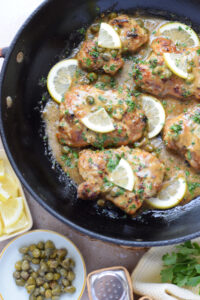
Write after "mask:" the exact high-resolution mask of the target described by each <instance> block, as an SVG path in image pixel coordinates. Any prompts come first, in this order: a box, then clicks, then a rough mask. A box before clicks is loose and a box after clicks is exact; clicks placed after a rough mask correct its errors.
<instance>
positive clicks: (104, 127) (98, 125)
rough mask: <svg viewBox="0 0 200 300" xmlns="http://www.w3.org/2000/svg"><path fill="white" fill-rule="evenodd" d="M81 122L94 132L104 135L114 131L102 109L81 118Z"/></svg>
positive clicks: (109, 119) (110, 121)
mask: <svg viewBox="0 0 200 300" xmlns="http://www.w3.org/2000/svg"><path fill="white" fill-rule="evenodd" d="M81 122H82V123H83V124H84V125H85V126H86V127H87V128H89V129H90V130H92V131H95V132H100V133H106V132H110V131H113V130H115V127H114V125H113V123H112V120H111V118H110V116H109V115H108V114H107V112H106V110H105V109H104V108H100V109H99V110H97V111H95V112H93V113H90V114H89V115H87V116H86V117H84V118H82V119H81Z"/></svg>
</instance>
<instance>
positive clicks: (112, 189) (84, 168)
mask: <svg viewBox="0 0 200 300" xmlns="http://www.w3.org/2000/svg"><path fill="white" fill-rule="evenodd" d="M121 158H124V159H125V160H126V161H127V162H128V163H129V164H130V166H131V167H132V170H133V172H134V177H135V184H134V188H133V191H131V192H130V191H128V190H125V189H123V188H121V187H119V186H117V185H115V184H113V183H112V182H110V181H109V179H108V178H109V174H110V173H111V172H112V170H113V169H114V168H115V167H116V166H117V164H118V163H119V160H120V159H121ZM78 168H79V173H80V175H81V176H82V178H83V180H84V182H83V183H81V184H80V185H79V187H78V197H79V198H81V199H95V198H97V197H99V196H101V197H104V198H105V199H106V200H109V201H111V202H113V203H114V204H115V205H116V206H117V207H119V208H120V209H121V210H123V211H124V212H126V213H127V214H130V215H132V214H134V213H135V212H136V210H138V209H139V208H140V207H141V205H142V203H143V201H144V200H145V199H147V198H150V197H153V196H155V195H156V194H157V192H158V191H159V189H160V188H161V185H162V182H163V177H164V165H163V164H162V163H161V162H160V161H159V159H158V158H156V157H155V156H154V155H152V154H150V153H148V152H146V151H144V150H141V149H131V148H129V147H127V146H126V147H124V146H122V147H120V148H118V149H108V150H97V151H92V150H89V149H88V150H83V151H81V152H80V154H79V161H78Z"/></svg>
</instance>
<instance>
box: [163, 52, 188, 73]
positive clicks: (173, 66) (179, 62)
mask: <svg viewBox="0 0 200 300" xmlns="http://www.w3.org/2000/svg"><path fill="white" fill-rule="evenodd" d="M163 58H164V61H165V63H166V65H167V66H168V68H169V69H170V70H171V71H172V72H173V73H174V74H175V75H177V76H179V77H181V78H183V79H186V78H187V77H188V75H189V73H188V72H187V66H188V56H187V55H185V54H181V53H163Z"/></svg>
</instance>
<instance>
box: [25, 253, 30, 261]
mask: <svg viewBox="0 0 200 300" xmlns="http://www.w3.org/2000/svg"><path fill="white" fill-rule="evenodd" d="M23 260H28V261H31V260H32V257H31V256H30V255H28V254H25V255H24V256H23Z"/></svg>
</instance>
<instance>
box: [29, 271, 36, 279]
mask: <svg viewBox="0 0 200 300" xmlns="http://www.w3.org/2000/svg"><path fill="white" fill-rule="evenodd" d="M31 277H33V278H34V279H36V278H37V277H38V273H37V272H35V271H33V272H32V273H31Z"/></svg>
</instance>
